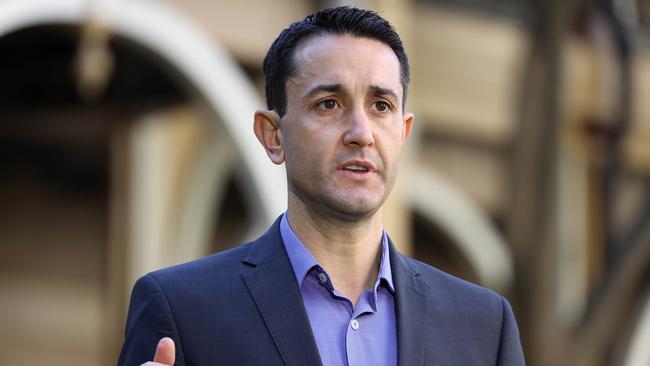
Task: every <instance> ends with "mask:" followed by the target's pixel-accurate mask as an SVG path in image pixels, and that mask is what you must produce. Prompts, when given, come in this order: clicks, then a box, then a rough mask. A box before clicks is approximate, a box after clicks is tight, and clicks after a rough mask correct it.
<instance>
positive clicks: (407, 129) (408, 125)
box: [402, 113, 415, 141]
mask: <svg viewBox="0 0 650 366" xmlns="http://www.w3.org/2000/svg"><path fill="white" fill-rule="evenodd" d="M402 119H403V122H404V123H403V125H402V141H406V139H407V138H408V137H409V136H410V135H411V132H412V131H413V122H414V121H415V116H414V115H413V113H404V116H403V117H402Z"/></svg>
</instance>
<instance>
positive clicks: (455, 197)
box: [407, 169, 514, 291]
mask: <svg viewBox="0 0 650 366" xmlns="http://www.w3.org/2000/svg"><path fill="white" fill-rule="evenodd" d="M409 173H410V174H409V187H408V188H407V190H408V194H409V203H410V205H411V207H413V209H414V210H415V211H417V212H419V213H420V214H422V215H423V216H424V217H426V218H428V219H429V220H430V222H432V223H435V224H437V225H440V228H441V229H443V230H444V231H445V233H446V234H447V235H449V236H450V237H451V239H453V240H454V242H455V243H456V244H457V245H458V248H459V249H460V250H461V252H462V253H463V255H464V256H465V258H467V260H468V261H469V263H470V265H471V267H472V268H473V269H474V270H475V271H476V273H477V275H478V277H479V282H480V283H481V284H482V285H484V286H487V287H489V288H492V289H494V290H497V291H506V290H508V289H509V288H510V285H511V283H512V277H513V274H514V268H513V266H514V265H513V261H512V253H511V252H510V250H509V249H508V245H507V244H506V242H505V240H504V239H503V237H502V236H501V235H500V234H499V233H498V232H497V230H496V228H495V227H494V225H493V224H492V223H491V222H489V220H488V219H487V217H486V216H485V214H484V213H483V212H482V211H480V210H479V209H478V208H477V207H476V205H475V204H473V203H472V202H471V201H470V200H468V199H467V198H466V196H465V195H464V194H463V193H462V192H459V191H458V190H457V189H455V188H454V186H453V185H452V184H450V183H448V182H446V181H445V180H444V179H443V178H442V177H439V176H437V175H435V174H434V173H431V172H428V171H423V170H415V169H413V171H412V172H409Z"/></svg>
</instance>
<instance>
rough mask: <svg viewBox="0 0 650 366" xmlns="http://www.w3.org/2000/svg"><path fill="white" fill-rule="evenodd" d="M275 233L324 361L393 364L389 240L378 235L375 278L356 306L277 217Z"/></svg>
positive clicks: (337, 365) (335, 365) (354, 365)
mask: <svg viewBox="0 0 650 366" xmlns="http://www.w3.org/2000/svg"><path fill="white" fill-rule="evenodd" d="M280 234H281V236H282V241H283V242H284V247H285V249H286V251H287V254H288V256H289V261H290V262H291V266H292V267H293V272H294V274H295V275H296V280H297V281H298V286H299V287H300V291H301V293H302V299H303V302H304V303H305V309H306V310H307V315H308V317H309V322H310V323H311V329H312V332H313V333H314V337H315V339H316V345H317V346H318V351H319V353H320V357H321V360H322V362H323V366H342V365H349V366H361V365H363V366H367V365H376V366H383V365H385V366H388V365H390V366H395V365H397V333H396V325H395V302H394V294H395V289H394V287H393V277H392V274H391V269H390V259H389V255H388V239H387V237H386V233H385V232H384V233H383V235H382V240H381V261H380V263H379V272H378V275H377V280H376V281H375V284H374V286H373V287H372V288H371V289H368V290H366V291H365V292H363V293H362V294H361V296H360V297H359V299H358V301H357V304H356V308H353V306H352V302H351V301H350V300H349V299H347V298H346V297H344V296H343V295H342V294H341V293H340V292H338V291H337V290H336V289H335V288H334V286H333V284H332V281H331V280H330V278H329V276H328V274H327V272H325V270H324V269H323V268H322V267H321V266H320V265H319V264H318V261H316V258H314V256H313V255H312V254H311V253H310V252H309V250H308V249H307V247H305V246H304V244H303V243H302V242H301V241H300V239H298V237H297V236H296V234H295V233H294V232H293V230H292V229H291V227H290V226H289V222H288V221H287V215H286V214H284V215H283V216H282V221H281V223H280ZM287 316H291V314H287Z"/></svg>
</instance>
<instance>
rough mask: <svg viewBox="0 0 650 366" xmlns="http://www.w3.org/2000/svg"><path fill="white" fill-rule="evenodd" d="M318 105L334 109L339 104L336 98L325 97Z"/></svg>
mask: <svg viewBox="0 0 650 366" xmlns="http://www.w3.org/2000/svg"><path fill="white" fill-rule="evenodd" d="M318 106H319V107H320V108H323V109H334V108H336V106H337V103H336V100H334V99H325V100H323V101H320V102H319V103H318Z"/></svg>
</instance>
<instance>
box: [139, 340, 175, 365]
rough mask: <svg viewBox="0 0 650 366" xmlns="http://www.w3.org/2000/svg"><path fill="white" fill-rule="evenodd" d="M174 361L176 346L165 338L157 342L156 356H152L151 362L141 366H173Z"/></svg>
mask: <svg viewBox="0 0 650 366" xmlns="http://www.w3.org/2000/svg"><path fill="white" fill-rule="evenodd" d="M175 360H176V346H175V345H174V341H173V340H172V339H171V338H169V337H165V338H162V339H161V340H160V341H159V342H158V346H156V354H155V356H153V362H152V361H149V362H145V363H143V364H142V365H141V366H174V361H175Z"/></svg>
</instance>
